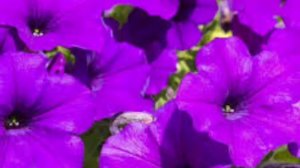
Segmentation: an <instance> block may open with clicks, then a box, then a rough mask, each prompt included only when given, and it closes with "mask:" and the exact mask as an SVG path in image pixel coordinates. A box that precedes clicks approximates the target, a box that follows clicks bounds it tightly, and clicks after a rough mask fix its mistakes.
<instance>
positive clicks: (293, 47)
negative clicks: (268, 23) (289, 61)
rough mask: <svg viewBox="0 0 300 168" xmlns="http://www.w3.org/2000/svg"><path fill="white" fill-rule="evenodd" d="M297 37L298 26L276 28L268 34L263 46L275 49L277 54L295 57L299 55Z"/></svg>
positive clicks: (299, 33) (298, 32)
mask: <svg viewBox="0 0 300 168" xmlns="http://www.w3.org/2000/svg"><path fill="white" fill-rule="evenodd" d="M299 37H300V27H298V28H297V27H293V28H290V27H289V28H285V29H282V30H276V31H274V33H272V35H271V36H270V39H269V40H268V44H267V45H266V47H265V48H266V49H268V50H272V51H276V52H277V53H278V54H279V55H283V56H294V57H297V56H299V55H300V50H299V46H298V43H299Z"/></svg>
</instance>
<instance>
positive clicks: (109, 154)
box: [100, 102, 231, 168]
mask: <svg viewBox="0 0 300 168" xmlns="http://www.w3.org/2000/svg"><path fill="white" fill-rule="evenodd" d="M230 164H231V160H230V158H229V152H228V147H227V146H226V145H224V144H221V143H218V142H215V141H213V140H212V139H210V137H209V136H208V135H207V133H204V132H197V131H195V129H194V128H193V125H192V119H191V118H190V116H189V115H187V113H185V112H182V111H179V110H177V107H176V105H175V104H174V103H173V102H171V103H169V104H168V105H166V106H165V107H163V108H162V109H160V110H159V112H158V117H157V120H156V121H155V122H153V123H152V124H150V125H147V124H142V123H134V124H131V125H128V126H126V127H125V128H124V130H123V131H121V132H120V133H119V134H116V135H114V136H112V137H110V138H109V139H108V140H107V141H106V143H105V144H104V146H103V148H102V151H101V154H100V165H101V167H110V168H118V167H132V168H138V167H144V168H155V167H166V168H173V167H195V168H196V167H197V168H198V167H199V168H200V167H201V168H209V167H218V166H220V167H221V166H225V165H230Z"/></svg>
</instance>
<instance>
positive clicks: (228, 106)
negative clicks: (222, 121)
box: [222, 97, 241, 114]
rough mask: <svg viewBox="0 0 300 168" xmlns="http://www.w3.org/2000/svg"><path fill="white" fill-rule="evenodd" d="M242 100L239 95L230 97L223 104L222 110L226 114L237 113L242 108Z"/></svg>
mask: <svg viewBox="0 0 300 168" xmlns="http://www.w3.org/2000/svg"><path fill="white" fill-rule="evenodd" d="M240 104H241V101H240V99H239V98H238V97H228V98H227V99H226V101H225V103H224V104H223V106H222V111H223V112H224V113H225V114H232V113H236V112H237V111H238V110H240Z"/></svg>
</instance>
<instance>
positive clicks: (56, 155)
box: [0, 128, 83, 168]
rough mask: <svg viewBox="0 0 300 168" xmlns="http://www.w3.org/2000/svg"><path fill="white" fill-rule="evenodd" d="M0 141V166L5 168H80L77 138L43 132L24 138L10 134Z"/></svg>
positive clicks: (49, 131) (27, 134)
mask: <svg viewBox="0 0 300 168" xmlns="http://www.w3.org/2000/svg"><path fill="white" fill-rule="evenodd" d="M8 134H10V136H7V137H2V138H1V140H0V144H1V145H0V146H1V148H0V151H1V153H2V157H1V159H0V166H1V167H7V168H14V167H19V168H27V167H28V166H32V167H45V168H51V167H57V166H61V167H74V168H76V167H78V168H79V167H82V165H83V143H82V142H81V139H80V138H79V137H75V136H72V135H68V134H62V133H61V132H55V131H52V130H48V129H43V128H39V129H37V128H33V129H31V130H27V132H26V133H25V134H17V131H14V130H13V131H11V132H10V133H8Z"/></svg>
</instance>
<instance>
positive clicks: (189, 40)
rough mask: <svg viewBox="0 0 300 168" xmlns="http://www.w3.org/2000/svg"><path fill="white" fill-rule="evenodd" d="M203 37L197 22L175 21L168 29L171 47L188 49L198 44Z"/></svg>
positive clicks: (168, 39) (168, 40)
mask: <svg viewBox="0 0 300 168" xmlns="http://www.w3.org/2000/svg"><path fill="white" fill-rule="evenodd" d="M201 37H202V35H201V32H200V30H199V28H198V25H197V24H195V23H193V22H178V23H177V22H175V23H172V26H171V28H170V29H169V30H168V33H167V42H168V46H169V47H170V48H176V49H179V50H186V49H190V48H191V47H193V46H196V45H197V44H198V43H199V42H200V39H201Z"/></svg>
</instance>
